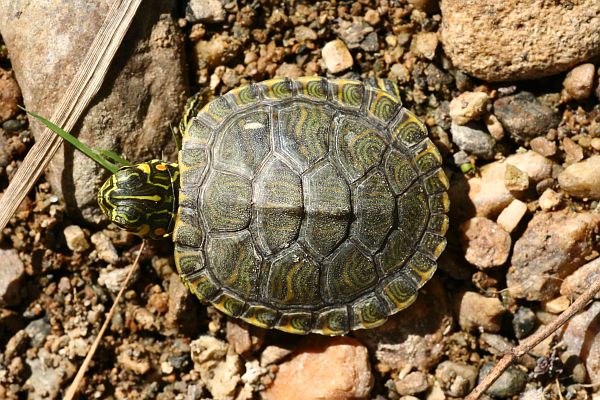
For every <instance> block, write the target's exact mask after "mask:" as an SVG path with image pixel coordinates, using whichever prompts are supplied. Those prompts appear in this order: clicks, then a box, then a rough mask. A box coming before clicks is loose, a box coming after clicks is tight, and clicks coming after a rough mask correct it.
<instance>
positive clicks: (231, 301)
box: [210, 292, 245, 317]
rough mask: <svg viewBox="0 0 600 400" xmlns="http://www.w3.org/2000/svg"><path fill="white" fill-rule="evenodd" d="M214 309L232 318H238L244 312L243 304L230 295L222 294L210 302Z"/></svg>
mask: <svg viewBox="0 0 600 400" xmlns="http://www.w3.org/2000/svg"><path fill="white" fill-rule="evenodd" d="M210 302H211V303H212V304H213V305H214V306H215V308H216V309H218V310H220V311H221V312H224V313H225V314H227V315H230V316H232V317H239V316H240V315H241V314H242V312H243V311H244V306H245V302H244V300H242V299H240V298H238V297H237V296H235V295H233V294H232V293H227V292H222V293H221V294H219V295H218V296H217V297H216V298H214V299H212V300H211V301H210Z"/></svg>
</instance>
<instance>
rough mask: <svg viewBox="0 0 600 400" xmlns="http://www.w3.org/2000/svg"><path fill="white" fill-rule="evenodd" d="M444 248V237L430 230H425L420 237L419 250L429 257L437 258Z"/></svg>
mask: <svg viewBox="0 0 600 400" xmlns="http://www.w3.org/2000/svg"><path fill="white" fill-rule="evenodd" d="M445 248H446V238H444V237H443V236H440V235H434V234H433V233H430V232H425V233H424V234H423V237H422V238H421V244H420V245H419V250H420V251H421V252H423V253H425V254H427V255H428V256H429V257H431V258H433V259H434V260H437V259H438V257H439V256H440V254H442V252H443V251H444V249H445Z"/></svg>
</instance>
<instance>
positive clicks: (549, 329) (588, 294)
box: [465, 279, 600, 400]
mask: <svg viewBox="0 0 600 400" xmlns="http://www.w3.org/2000/svg"><path fill="white" fill-rule="evenodd" d="M598 291H600V279H596V281H595V282H593V283H592V285H591V286H590V287H589V288H588V289H587V290H586V291H585V292H583V293H582V294H581V295H580V296H579V297H578V298H577V300H575V301H574V302H573V304H571V305H570V306H569V308H567V309H566V310H565V311H564V312H563V313H562V314H560V315H559V316H558V317H557V318H556V319H555V320H554V321H552V322H551V323H549V324H548V325H546V326H545V327H544V328H543V329H540V330H539V331H537V332H536V333H534V334H533V335H531V336H529V337H528V338H527V339H525V340H523V341H522V342H521V343H520V344H519V345H518V346H516V347H514V348H513V349H511V351H510V352H509V353H507V354H505V355H504V357H502V358H501V359H500V361H499V362H498V364H496V366H495V367H494V368H493V369H492V370H491V371H490V373H489V374H487V375H486V376H485V377H484V378H483V379H482V381H481V382H480V383H479V385H477V387H476V388H475V389H473V391H472V392H471V393H469V395H468V396H467V397H466V398H465V400H476V399H478V398H479V397H480V396H481V395H482V394H483V393H484V392H485V391H486V390H487V389H488V388H489V387H490V386H491V385H492V383H494V381H495V380H496V379H498V377H499V376H500V375H501V374H502V372H504V370H505V369H506V368H508V366H509V365H510V364H512V363H513V361H515V360H516V359H518V358H520V357H522V356H524V355H525V354H526V353H527V352H529V351H530V350H531V349H533V348H534V347H535V346H536V345H537V344H538V343H540V342H541V341H542V340H544V339H546V338H547V337H548V336H550V335H551V334H552V333H554V332H556V331H557V330H558V329H559V328H560V327H561V326H562V325H563V324H564V323H565V322H567V321H568V320H570V319H571V318H572V317H573V316H574V315H575V314H577V313H578V312H580V311H581V310H583V308H584V307H585V306H586V305H587V303H588V302H589V301H590V300H592V299H593V298H594V295H595V294H596V293H597V292H598Z"/></svg>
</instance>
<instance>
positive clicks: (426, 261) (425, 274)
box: [406, 251, 437, 287]
mask: <svg viewBox="0 0 600 400" xmlns="http://www.w3.org/2000/svg"><path fill="white" fill-rule="evenodd" d="M406 266H407V271H408V272H409V273H410V274H411V275H412V276H413V278H414V279H415V281H416V282H417V285H418V287H421V286H423V285H424V284H425V282H427V281H428V280H429V279H430V278H431V277H432V276H433V273H434V272H435V270H436V268H437V264H436V262H435V261H433V260H432V259H431V258H429V257H427V256H426V255H425V254H423V253H421V252H419V251H416V252H415V253H414V254H413V256H412V257H411V259H410V261H408V263H407V264H406Z"/></svg>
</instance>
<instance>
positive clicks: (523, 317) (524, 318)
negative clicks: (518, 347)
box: [512, 307, 537, 339]
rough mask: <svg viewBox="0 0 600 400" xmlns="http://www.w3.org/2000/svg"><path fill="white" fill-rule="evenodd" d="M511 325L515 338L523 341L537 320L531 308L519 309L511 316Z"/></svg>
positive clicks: (534, 326)
mask: <svg viewBox="0 0 600 400" xmlns="http://www.w3.org/2000/svg"><path fill="white" fill-rule="evenodd" d="M512 325H513V330H514V332H515V336H516V338H517V339H523V338H525V337H527V336H529V334H531V333H532V332H533V330H534V329H535V328H536V326H537V318H536V316H535V313H534V312H533V311H532V310H531V308H527V307H519V308H518V310H517V312H515V314H514V315H513V320H512Z"/></svg>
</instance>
